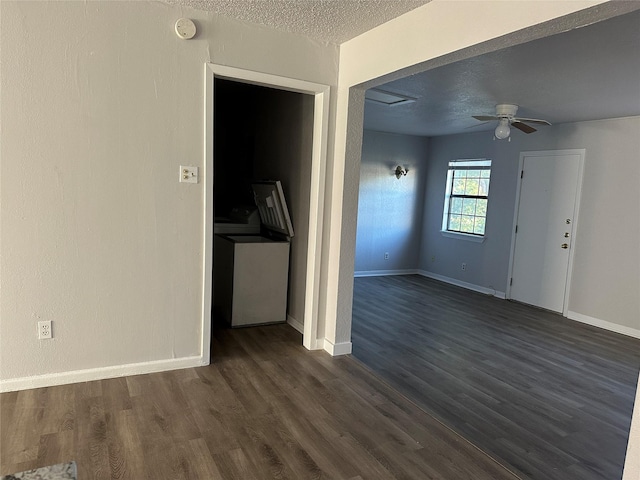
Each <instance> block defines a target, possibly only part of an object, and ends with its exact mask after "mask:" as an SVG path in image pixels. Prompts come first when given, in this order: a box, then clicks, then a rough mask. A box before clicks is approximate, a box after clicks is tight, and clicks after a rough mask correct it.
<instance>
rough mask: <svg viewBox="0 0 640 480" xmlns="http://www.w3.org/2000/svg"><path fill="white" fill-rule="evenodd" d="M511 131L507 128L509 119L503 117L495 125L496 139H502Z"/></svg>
mask: <svg viewBox="0 0 640 480" xmlns="http://www.w3.org/2000/svg"><path fill="white" fill-rule="evenodd" d="M510 133H511V128H509V120H507V119H506V118H503V119H501V120H500V123H499V124H498V126H497V127H496V131H495V136H496V138H497V139H498V140H504V139H505V138H507V137H508V136H509V134H510Z"/></svg>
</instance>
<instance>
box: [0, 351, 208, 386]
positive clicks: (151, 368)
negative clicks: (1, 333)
mask: <svg viewBox="0 0 640 480" xmlns="http://www.w3.org/2000/svg"><path fill="white" fill-rule="evenodd" d="M204 365H206V362H204V360H203V357H201V356H197V357H184V358H174V359H171V360H156V361H152V362H141V363H130V364H127V365H116V366H112V367H101V368H88V369H86V370H74V371H71V372H60V373H48V374H45V375H35V376H33V377H22V378H13V379H9V380H0V392H15V391H17V390H28V389H31V388H42V387H54V386H56V385H67V384H69V383H80V382H91V381H94V380H105V379H107V378H116V377H125V376H130V375H142V374H145V373H156V372H165V371H168V370H180V369H182V368H191V367H202V366H204Z"/></svg>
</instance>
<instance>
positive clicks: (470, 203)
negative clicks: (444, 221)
mask: <svg viewBox="0 0 640 480" xmlns="http://www.w3.org/2000/svg"><path fill="white" fill-rule="evenodd" d="M476 202H477V200H476V199H475V198H465V199H464V200H463V201H462V213H463V214H464V215H475V214H476Z"/></svg>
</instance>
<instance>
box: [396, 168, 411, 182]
mask: <svg viewBox="0 0 640 480" xmlns="http://www.w3.org/2000/svg"><path fill="white" fill-rule="evenodd" d="M395 173H396V178H397V179H398V180H400V177H404V176H405V175H406V174H407V173H409V169H408V168H402V167H401V166H400V165H398V166H397V167H396V172H395Z"/></svg>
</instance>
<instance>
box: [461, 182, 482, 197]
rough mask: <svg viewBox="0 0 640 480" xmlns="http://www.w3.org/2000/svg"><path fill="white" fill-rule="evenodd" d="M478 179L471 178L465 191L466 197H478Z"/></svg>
mask: <svg viewBox="0 0 640 480" xmlns="http://www.w3.org/2000/svg"><path fill="white" fill-rule="evenodd" d="M478 182H479V181H478V179H477V178H470V179H468V180H467V185H466V187H465V189H464V193H465V195H478V187H479V183H478Z"/></svg>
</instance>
